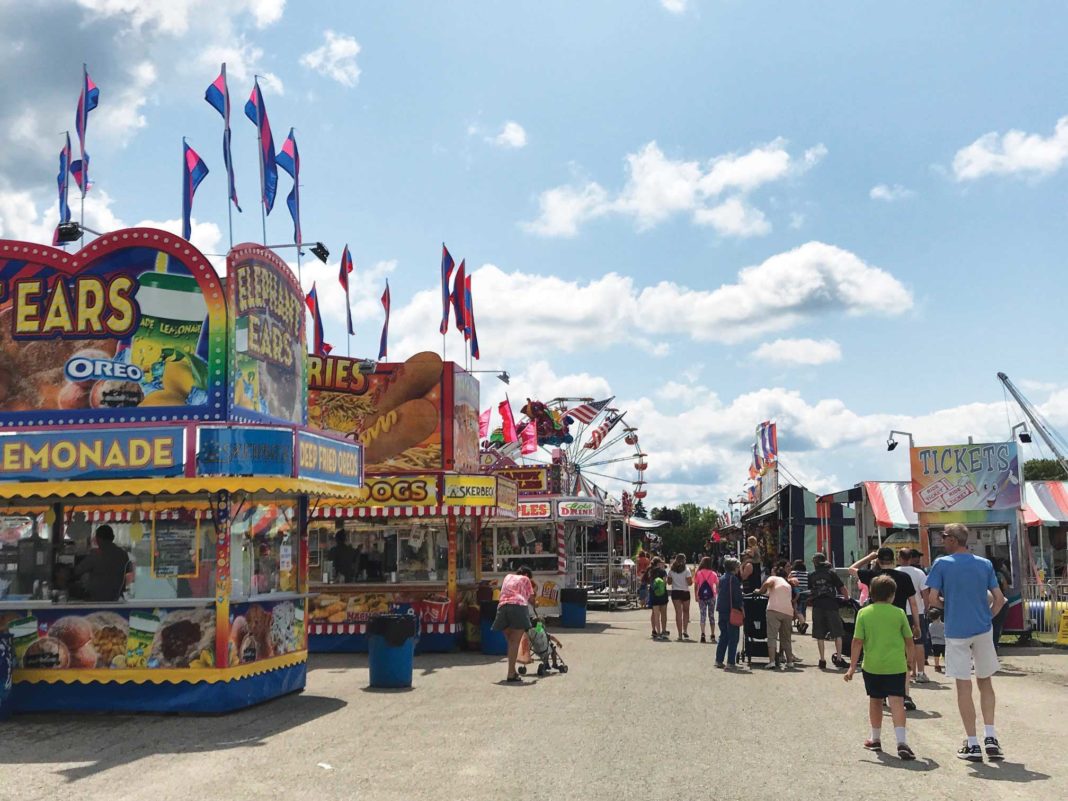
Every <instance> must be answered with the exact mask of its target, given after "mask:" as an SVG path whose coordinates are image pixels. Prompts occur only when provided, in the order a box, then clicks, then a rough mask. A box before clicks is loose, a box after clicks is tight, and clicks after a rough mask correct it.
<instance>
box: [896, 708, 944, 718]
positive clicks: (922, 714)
mask: <svg viewBox="0 0 1068 801" xmlns="http://www.w3.org/2000/svg"><path fill="white" fill-rule="evenodd" d="M905 715H906V717H907V718H908V719H909V720H937V719H938V718H940V717H942V713H941V712H931V711H928V710H926V709H913V710H912V711H911V712H906V713H905ZM886 716H887V717H890V712H889V711H887V713H886Z"/></svg>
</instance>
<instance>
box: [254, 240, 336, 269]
mask: <svg viewBox="0 0 1068 801" xmlns="http://www.w3.org/2000/svg"><path fill="white" fill-rule="evenodd" d="M265 247H268V248H270V249H271V250H283V249H285V248H309V250H311V254H312V255H313V256H315V258H317V259H318V260H319V261H321V262H322V263H323V264H326V260H327V259H329V258H330V251H329V250H327V247H326V245H324V244H323V243H322V242H301V243H300V244H299V245H266V246H265Z"/></svg>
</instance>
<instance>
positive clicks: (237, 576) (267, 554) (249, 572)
mask: <svg viewBox="0 0 1068 801" xmlns="http://www.w3.org/2000/svg"><path fill="white" fill-rule="evenodd" d="M231 515H232V521H231V525H230V552H231V555H232V559H231V567H230V571H231V572H230V575H231V577H232V582H233V587H232V590H231V596H230V597H231V598H234V599H243V598H249V597H253V596H257V595H264V594H268V593H272V592H296V590H297V570H298V566H299V565H300V536H299V525H298V522H297V504H296V503H295V502H294V501H290V500H273V499H271V500H267V499H262V500H261V499H253V500H247V501H245V502H235V503H234V504H233V509H232V511H231Z"/></svg>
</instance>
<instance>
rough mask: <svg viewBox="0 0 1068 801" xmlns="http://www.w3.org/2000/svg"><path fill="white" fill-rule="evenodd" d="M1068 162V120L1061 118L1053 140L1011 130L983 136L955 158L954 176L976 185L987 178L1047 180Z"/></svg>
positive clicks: (1048, 137)
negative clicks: (1002, 176) (1018, 177)
mask: <svg viewBox="0 0 1068 801" xmlns="http://www.w3.org/2000/svg"><path fill="white" fill-rule="evenodd" d="M1066 161H1068V117H1061V118H1060V119H1059V120H1057V125H1056V127H1055V128H1054V130H1053V133H1052V134H1051V135H1050V136H1042V135H1041V134H1029V133H1025V132H1024V131H1018V130H1015V129H1013V130H1010V131H1008V132H1006V133H1005V134H998V133H997V132H994V131H992V132H990V133H987V134H984V135H983V136H980V137H979V138H978V139H976V140H975V141H974V142H972V143H971V144H970V145H968V146H967V147H963V148H961V149H960V150H958V151H957V154H956V155H955V156H954V157H953V175H954V177H955V178H956V179H957V180H958V181H974V180H976V179H978V178H983V177H984V176H987V175H1031V176H1035V177H1039V178H1041V177H1043V176H1046V175H1050V174H1051V173H1054V172H1056V171H1057V170H1059V169H1060V168H1061V167H1063V166H1064V164H1065V162H1066Z"/></svg>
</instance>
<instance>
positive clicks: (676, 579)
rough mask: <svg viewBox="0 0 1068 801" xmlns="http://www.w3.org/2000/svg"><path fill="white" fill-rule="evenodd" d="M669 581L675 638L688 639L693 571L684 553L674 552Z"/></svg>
mask: <svg viewBox="0 0 1068 801" xmlns="http://www.w3.org/2000/svg"><path fill="white" fill-rule="evenodd" d="M668 579H669V580H670V581H671V605H672V606H674V607H675V628H676V629H677V631H676V632H675V634H676V639H678V640H680V641H681V640H688V639H690V633H689V631H688V629H689V628H690V600H691V597H690V587H691V586H692V585H693V573H692V572H690V568H689V566H688V565H687V564H686V554H684V553H678V554H675V561H673V562H672V563H671V570H670V571H669V573H668Z"/></svg>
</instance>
